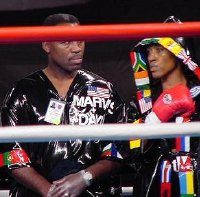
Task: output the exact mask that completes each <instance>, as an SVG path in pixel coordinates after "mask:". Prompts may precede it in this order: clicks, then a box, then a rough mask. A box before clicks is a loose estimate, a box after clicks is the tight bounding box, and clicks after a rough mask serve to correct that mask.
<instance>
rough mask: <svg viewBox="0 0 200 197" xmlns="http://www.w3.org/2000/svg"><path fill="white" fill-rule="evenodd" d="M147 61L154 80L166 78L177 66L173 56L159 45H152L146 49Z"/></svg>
mask: <svg viewBox="0 0 200 197" xmlns="http://www.w3.org/2000/svg"><path fill="white" fill-rule="evenodd" d="M147 61H148V64H149V68H150V71H151V74H152V77H153V78H154V79H162V78H164V77H166V76H167V75H169V74H170V73H171V72H172V71H173V70H174V69H175V68H176V66H177V61H176V57H175V55H174V54H172V53H171V52H170V51H168V50H167V49H165V48H164V47H163V46H161V45H152V46H149V47H148V48H147Z"/></svg>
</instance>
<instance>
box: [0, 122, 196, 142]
mask: <svg viewBox="0 0 200 197" xmlns="http://www.w3.org/2000/svg"><path fill="white" fill-rule="evenodd" d="M0 133H1V135H0V142H2V143H4V142H15V141H18V142H47V141H50V140H69V139H72V140H75V139H77V138H78V139H82V140H97V139H101V140H130V139H133V138H141V139H157V138H174V137H177V136H182V135H190V136H191V137H192V136H193V137H195V136H200V123H199V122H189V123H161V124H152V125H150V124H134V125H133V124H104V125H87V126H78V125H76V126H75V125H59V126H55V125H48V126H43V125H42V126H17V127H1V128H0Z"/></svg>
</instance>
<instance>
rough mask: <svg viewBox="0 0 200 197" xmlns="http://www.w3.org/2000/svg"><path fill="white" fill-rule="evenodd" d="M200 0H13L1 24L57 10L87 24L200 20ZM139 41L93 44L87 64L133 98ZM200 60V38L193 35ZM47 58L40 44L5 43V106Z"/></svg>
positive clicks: (4, 4)
mask: <svg viewBox="0 0 200 197" xmlns="http://www.w3.org/2000/svg"><path fill="white" fill-rule="evenodd" d="M199 4H200V3H199V0H168V1H164V0H138V1H136V0H101V1H100V0H42V1H38V0H10V1H1V3H0V27H1V26H2V27H3V26H32V25H40V24H42V21H43V20H44V18H45V17H46V16H48V15H49V14H53V13H69V14H73V15H75V16H77V17H78V18H79V20H80V22H81V24H121V23H126V24H127V23H132V24H134V23H149V22H163V21H164V20H165V19H166V18H167V17H168V16H170V15H174V16H176V17H178V18H180V20H181V21H182V22H184V21H187V22H188V21H200V11H199V10H200V9H199V8H200V5H199ZM137 41H138V40H128V41H127V40H126V41H118V42H116V41H115V42H96V43H94V42H93V43H92V42H90V43H87V45H86V52H85V59H84V64H83V68H85V69H88V70H90V71H93V72H95V73H97V74H99V75H101V76H103V77H105V78H107V79H108V80H109V81H111V82H112V83H113V84H114V86H115V88H116V89H117V90H118V92H119V93H120V95H121V97H122V98H123V99H124V101H125V102H126V103H128V102H129V101H130V99H131V97H132V96H133V94H134V90H135V87H134V81H133V77H132V68H131V64H130V60H129V51H130V50H131V48H132V47H133V46H134V44H135V43H136V42H137ZM192 44H193V49H194V50H195V54H194V55H195V56H196V60H197V61H198V57H200V54H199V53H200V48H199V38H193V42H192ZM45 65H46V57H45V54H44V52H43V51H42V49H41V46H40V43H38V44H16V45H14V44H10V45H8V44H7V45H0V68H1V71H0V105H1V104H2V101H3V98H4V96H5V94H6V92H7V90H8V88H9V87H10V86H11V84H12V83H13V82H14V81H16V80H18V79H20V78H22V77H24V76H25V75H27V74H29V73H31V72H33V71H35V70H38V69H40V68H43V67H44V66H45Z"/></svg>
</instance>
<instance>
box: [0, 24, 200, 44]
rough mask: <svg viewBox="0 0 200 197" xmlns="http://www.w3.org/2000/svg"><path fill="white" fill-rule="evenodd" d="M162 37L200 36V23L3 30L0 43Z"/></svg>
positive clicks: (10, 28)
mask: <svg viewBox="0 0 200 197" xmlns="http://www.w3.org/2000/svg"><path fill="white" fill-rule="evenodd" d="M161 36H164V37H167V36H170V37H174V36H200V22H185V23H182V24H176V23H147V24H119V25H82V26H73V27H71V26H50V27H43V26H42V27H39V26H34V27H2V28H0V43H24V42H41V41H55V40H85V41H106V40H125V39H139V38H140V39H141V38H147V37H161Z"/></svg>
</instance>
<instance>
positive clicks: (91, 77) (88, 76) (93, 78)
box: [79, 70, 110, 83]
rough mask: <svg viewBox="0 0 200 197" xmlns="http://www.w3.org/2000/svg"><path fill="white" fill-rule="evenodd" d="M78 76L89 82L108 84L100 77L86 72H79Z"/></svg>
mask: <svg viewBox="0 0 200 197" xmlns="http://www.w3.org/2000/svg"><path fill="white" fill-rule="evenodd" d="M79 74H80V75H81V76H82V77H83V78H84V79H86V80H89V81H101V82H102V83H110V82H109V81H108V80H107V79H105V78H103V77H101V76H100V75H98V74H96V73H93V72H91V71H88V70H80V71H79Z"/></svg>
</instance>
